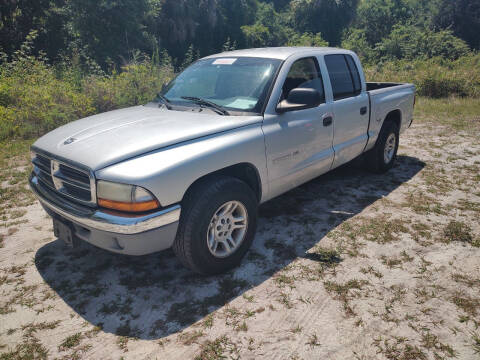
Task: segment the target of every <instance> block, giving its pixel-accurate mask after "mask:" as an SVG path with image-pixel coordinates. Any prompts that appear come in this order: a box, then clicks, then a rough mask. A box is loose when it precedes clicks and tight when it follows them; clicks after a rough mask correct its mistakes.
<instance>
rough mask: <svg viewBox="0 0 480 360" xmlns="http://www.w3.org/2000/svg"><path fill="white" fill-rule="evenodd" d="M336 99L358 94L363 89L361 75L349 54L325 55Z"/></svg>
mask: <svg viewBox="0 0 480 360" xmlns="http://www.w3.org/2000/svg"><path fill="white" fill-rule="evenodd" d="M325 64H326V65H327V70H328V75H329V76H330V83H331V84H332V91H333V98H334V100H339V99H343V98H346V97H350V96H355V95H357V94H358V93H359V92H360V90H361V83H360V75H359V73H358V69H357V67H356V65H355V62H354V61H353V59H352V58H351V57H350V56H348V55H343V54H338V55H337V54H335V55H325Z"/></svg>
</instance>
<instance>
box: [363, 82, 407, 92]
mask: <svg viewBox="0 0 480 360" xmlns="http://www.w3.org/2000/svg"><path fill="white" fill-rule="evenodd" d="M398 85H404V84H402V83H390V82H367V91H372V90H379V89H385V88H389V87H392V86H398Z"/></svg>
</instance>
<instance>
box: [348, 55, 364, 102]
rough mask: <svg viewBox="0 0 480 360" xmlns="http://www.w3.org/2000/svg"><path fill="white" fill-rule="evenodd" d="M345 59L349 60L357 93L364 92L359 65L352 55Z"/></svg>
mask: <svg viewBox="0 0 480 360" xmlns="http://www.w3.org/2000/svg"><path fill="white" fill-rule="evenodd" d="M345 59H347V64H348V68H349V69H350V73H351V74H352V79H353V87H354V90H355V92H356V93H359V92H360V91H361V90H362V83H361V82H360V74H359V73H358V68H357V65H356V64H355V61H353V58H352V57H351V56H350V55H345Z"/></svg>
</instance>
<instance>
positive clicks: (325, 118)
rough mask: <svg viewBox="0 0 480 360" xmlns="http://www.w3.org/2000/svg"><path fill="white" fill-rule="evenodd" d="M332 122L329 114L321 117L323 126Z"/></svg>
mask: <svg viewBox="0 0 480 360" xmlns="http://www.w3.org/2000/svg"><path fill="white" fill-rule="evenodd" d="M332 123H333V118H332V117H331V116H327V117H324V118H323V126H330V125H332Z"/></svg>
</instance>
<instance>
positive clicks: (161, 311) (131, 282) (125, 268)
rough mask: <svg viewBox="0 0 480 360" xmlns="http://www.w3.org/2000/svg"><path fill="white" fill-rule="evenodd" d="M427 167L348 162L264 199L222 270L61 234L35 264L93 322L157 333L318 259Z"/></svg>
mask: <svg viewBox="0 0 480 360" xmlns="http://www.w3.org/2000/svg"><path fill="white" fill-rule="evenodd" d="M424 166H425V164H424V163H423V162H421V161H419V160H418V159H416V158H412V157H409V156H399V157H398V161H397V163H396V166H395V167H394V168H393V169H392V170H391V171H389V172H388V173H387V174H383V175H373V174H370V173H367V172H365V171H363V170H362V169H360V168H359V167H358V166H357V165H356V164H348V165H346V166H343V167H342V168H339V169H336V170H334V171H333V172H331V173H329V174H326V175H324V176H321V177H319V178H316V179H314V180H312V181H310V182H309V183H307V184H304V185H302V186H300V187H299V188H296V189H294V190H292V191H290V192H288V193H286V194H284V195H282V196H280V197H278V198H276V199H273V200H271V201H269V202H268V203H265V204H263V205H262V206H261V208H260V219H259V224H258V232H257V235H256V238H255V240H254V244H253V246H252V249H251V250H250V251H249V253H248V254H247V256H246V258H245V259H244V261H243V262H242V264H241V266H240V267H238V268H237V269H234V270H232V271H230V272H229V273H227V274H224V275H220V276H212V277H202V276H198V275H196V274H193V273H192V272H190V271H188V270H186V269H184V268H183V267H182V265H181V264H180V262H179V261H178V260H177V259H176V258H175V256H174V254H173V252H172V251H170V250H169V251H164V252H161V253H157V254H152V255H148V256H141V257H128V256H121V255H116V254H111V253H108V252H106V251H103V250H101V249H97V248H94V247H93V246H90V245H88V244H85V246H83V247H82V248H80V249H75V250H67V249H66V248H65V247H64V245H63V244H62V243H61V242H60V241H58V240H56V241H53V242H51V243H48V244H46V245H45V246H43V247H42V248H40V249H39V250H38V252H37V253H36V255H35V265H36V267H37V269H38V271H39V273H40V274H41V276H42V277H43V279H44V280H45V281H46V282H47V283H48V284H49V285H50V286H51V288H52V289H53V290H54V291H56V293H57V294H58V295H59V296H60V297H61V298H62V299H63V300H64V301H65V302H66V303H67V304H68V305H69V306H70V307H71V308H72V309H73V310H74V311H75V312H77V313H78V314H79V315H80V316H82V317H83V318H84V319H85V320H86V321H88V322H89V323H91V324H92V325H94V326H98V327H101V328H102V329H103V331H106V332H109V333H114V334H116V335H121V336H132V337H138V338H142V339H158V338H162V337H165V336H168V335H169V334H172V333H175V332H178V331H181V330H182V329H184V328H186V327H188V326H190V325H192V324H193V323H195V322H196V321H199V320H201V319H202V318H204V317H205V316H206V315H208V314H210V313H212V312H213V311H215V310H216V309H218V308H220V307H221V306H223V305H224V304H225V303H227V302H229V301H230V300H232V299H234V298H236V297H238V296H241V295H242V294H243V293H244V292H245V291H247V290H248V289H250V288H252V287H256V286H258V285H260V284H261V283H262V282H264V281H265V280H267V279H269V278H271V277H272V275H273V274H275V273H276V272H277V271H279V270H281V269H283V268H284V267H285V266H287V265H288V264H289V263H291V262H292V261H293V260H294V259H296V258H297V257H305V258H308V259H310V261H323V260H322V259H319V258H317V257H315V256H313V255H311V254H308V253H307V251H308V250H309V249H311V248H312V247H313V246H314V245H316V244H317V243H319V242H320V241H321V239H322V238H323V237H324V236H325V235H326V234H328V232H330V231H331V230H333V229H334V228H336V227H337V226H338V225H340V224H341V223H342V222H343V221H345V220H346V219H348V218H350V217H352V216H355V215H356V214H358V213H360V212H361V211H362V210H363V209H365V208H366V207H367V206H369V205H371V204H372V203H374V202H375V201H376V200H378V199H381V198H382V197H385V196H387V195H388V194H390V193H391V192H392V191H393V190H395V189H396V188H397V187H399V186H400V185H401V184H403V183H405V182H406V181H408V180H410V179H411V178H412V177H414V176H415V175H416V174H417V173H418V172H419V171H420V170H421V169H422V168H423V167H424ZM333 261H341V259H339V258H336V259H333ZM272 301H274V299H272Z"/></svg>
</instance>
